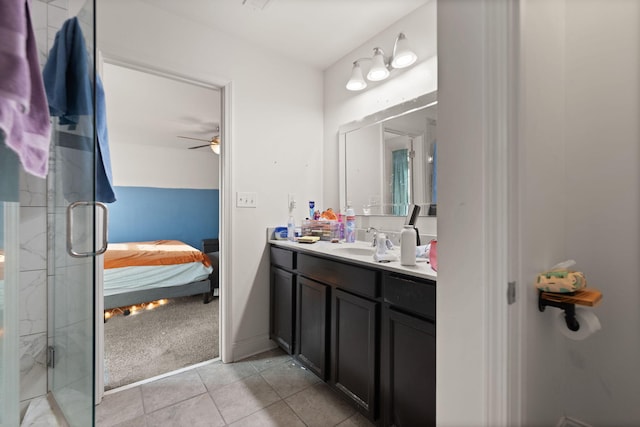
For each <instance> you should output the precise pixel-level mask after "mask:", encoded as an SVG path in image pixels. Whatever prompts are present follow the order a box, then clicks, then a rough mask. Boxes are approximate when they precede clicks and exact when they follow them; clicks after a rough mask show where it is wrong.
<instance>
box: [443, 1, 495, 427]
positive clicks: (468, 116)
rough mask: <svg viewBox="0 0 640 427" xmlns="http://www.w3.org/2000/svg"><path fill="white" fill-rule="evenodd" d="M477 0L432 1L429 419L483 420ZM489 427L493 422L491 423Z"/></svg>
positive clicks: (480, 22)
mask: <svg viewBox="0 0 640 427" xmlns="http://www.w3.org/2000/svg"><path fill="white" fill-rule="evenodd" d="M483 6H484V2H481V1H476V0H468V1H441V2H440V3H439V4H438V82H439V84H438V124H437V133H438V263H439V264H438V267H439V269H438V291H437V293H436V307H437V319H438V320H437V322H436V338H437V339H436V360H437V369H436V391H437V393H436V423H437V425H439V426H452V427H453V426H455V427H457V426H467V427H468V426H483V425H487V424H486V422H487V421H486V420H487V407H488V402H489V400H488V399H490V398H491V396H488V395H487V394H488V393H487V391H488V387H487V384H488V383H489V382H490V379H489V378H488V375H489V374H488V372H486V371H485V369H486V367H487V365H488V361H487V353H488V352H489V351H490V350H491V349H487V348H486V347H485V344H486V343H487V336H486V324H487V318H488V315H487V312H486V309H485V306H486V304H487V287H488V284H487V283H486V281H485V276H486V274H485V267H486V265H487V261H486V260H485V258H484V256H485V255H484V254H485V253H486V249H487V236H486V232H485V230H484V228H483V227H484V226H485V225H486V224H487V218H486V216H485V215H484V213H485V198H484V197H485V192H484V186H483V184H484V179H485V171H484V170H483V157H484V150H485V146H486V145H487V141H485V140H484V136H485V134H486V128H485V126H487V123H486V122H485V120H484V117H483V116H484V113H485V110H484V107H485V102H486V100H485V99H484V95H485V91H484V89H485V88H484V86H483V84H484V82H485V81H486V77H485V75H484V72H483V71H484V66H483V60H484V59H485V52H484V41H483V37H482V36H483V35H484V34H485V28H484V9H483ZM491 427H493V426H491Z"/></svg>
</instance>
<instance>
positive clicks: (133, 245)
mask: <svg viewBox="0 0 640 427" xmlns="http://www.w3.org/2000/svg"><path fill="white" fill-rule="evenodd" d="M190 262H202V263H203V264H204V265H205V266H206V267H209V266H210V265H211V262H210V261H209V258H208V257H207V256H206V255H205V254H203V253H202V252H200V251H199V250H197V249H196V248H194V247H193V246H189V245H187V244H186V243H183V242H181V241H179V240H155V241H152V242H129V243H109V246H108V248H107V252H105V254H104V268H105V269H107V268H119V267H133V266H143V265H145V266H150V265H174V264H186V263H190Z"/></svg>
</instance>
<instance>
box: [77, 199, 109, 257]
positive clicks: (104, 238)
mask: <svg viewBox="0 0 640 427" xmlns="http://www.w3.org/2000/svg"><path fill="white" fill-rule="evenodd" d="M78 206H93V207H96V208H100V209H101V210H102V212H103V219H102V221H101V225H102V227H101V229H102V236H101V237H102V239H101V244H100V248H98V249H97V250H94V251H88V252H78V251H76V250H75V249H73V224H74V221H73V210H74V209H75V208H77V207H78ZM94 212H95V209H94ZM108 223H109V211H108V209H107V206H106V205H105V204H104V203H100V202H74V203H71V204H70V205H69V206H67V253H69V255H71V256H72V257H74V258H86V257H91V256H96V255H100V254H103V253H105V252H106V251H107V245H108V240H107V224H108ZM94 241H95V239H94Z"/></svg>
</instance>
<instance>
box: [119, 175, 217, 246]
mask: <svg viewBox="0 0 640 427" xmlns="http://www.w3.org/2000/svg"><path fill="white" fill-rule="evenodd" d="M115 192H116V194H117V196H118V200H117V201H116V202H115V203H111V204H109V205H108V207H109V241H110V242H113V243H119V242H138V241H147V240H181V241H183V242H185V243H188V244H190V245H191V246H193V247H195V248H198V249H202V239H207V238H217V237H218V223H219V212H220V209H219V200H220V199H219V194H218V190H196V189H184V188H152V187H115Z"/></svg>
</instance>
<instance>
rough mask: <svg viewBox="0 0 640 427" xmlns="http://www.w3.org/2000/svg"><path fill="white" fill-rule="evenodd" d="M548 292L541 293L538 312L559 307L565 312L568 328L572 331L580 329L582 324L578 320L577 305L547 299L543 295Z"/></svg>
mask: <svg viewBox="0 0 640 427" xmlns="http://www.w3.org/2000/svg"><path fill="white" fill-rule="evenodd" d="M544 293H546V292H542V291H539V295H538V310H540V311H544V310H545V309H546V308H547V306H551V307H557V308H560V309H562V310H564V321H565V322H566V323H567V328H569V329H570V330H572V331H574V332H575V331H577V330H579V329H580V322H578V319H576V305H575V304H572V303H569V302H560V301H552V300H548V299H545V298H544V297H543V295H542V294H544Z"/></svg>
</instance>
